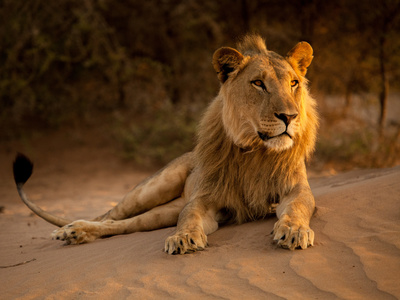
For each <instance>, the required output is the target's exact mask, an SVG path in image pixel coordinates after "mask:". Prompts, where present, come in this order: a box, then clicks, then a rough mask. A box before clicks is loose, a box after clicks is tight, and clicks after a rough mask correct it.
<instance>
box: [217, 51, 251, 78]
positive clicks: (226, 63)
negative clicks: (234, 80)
mask: <svg viewBox="0 0 400 300" xmlns="http://www.w3.org/2000/svg"><path fill="white" fill-rule="evenodd" d="M243 58H244V56H243V55H242V54H241V53H240V52H239V51H237V50H235V49H233V48H229V47H222V48H220V49H218V50H217V51H215V53H214V55H213V66H214V69H215V71H217V73H218V79H219V80H220V81H221V82H222V83H224V82H225V81H226V80H227V79H228V76H229V73H231V72H232V71H234V70H235V69H236V68H237V67H238V66H239V65H240V63H241V62H242V60H243Z"/></svg>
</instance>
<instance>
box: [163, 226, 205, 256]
mask: <svg viewBox="0 0 400 300" xmlns="http://www.w3.org/2000/svg"><path fill="white" fill-rule="evenodd" d="M207 245H208V244H207V236H206V235H205V234H204V233H202V232H199V231H193V232H189V233H177V234H175V235H173V236H170V237H168V238H167V239H166V241H165V248H164V251H165V252H167V253H168V254H185V253H190V252H194V251H198V250H204V248H205V247H207Z"/></svg>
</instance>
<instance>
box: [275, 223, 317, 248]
mask: <svg viewBox="0 0 400 300" xmlns="http://www.w3.org/2000/svg"><path fill="white" fill-rule="evenodd" d="M273 234H274V241H276V242H277V243H278V245H279V246H281V247H282V248H288V249H290V250H294V249H296V248H299V247H300V248H301V249H306V248H307V247H308V246H313V244H314V231H313V230H312V229H311V228H310V227H309V226H308V225H301V224H296V223H294V222H291V221H289V220H288V219H287V218H282V219H280V220H278V222H276V223H275V225H274V231H273Z"/></svg>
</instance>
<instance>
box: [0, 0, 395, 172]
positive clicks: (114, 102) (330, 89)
mask: <svg viewBox="0 0 400 300" xmlns="http://www.w3.org/2000/svg"><path fill="white" fill-rule="evenodd" d="M0 20H1V21H0V24H1V26H0V128H1V130H0V145H2V146H1V147H4V148H3V150H4V149H5V151H6V152H7V151H13V150H14V147H13V146H10V145H13V143H14V144H15V142H16V141H18V143H22V144H24V145H25V148H29V145H31V144H32V143H33V142H32V141H34V140H35V139H40V140H41V141H42V143H44V144H46V143H47V142H48V143H49V144H51V143H53V144H54V143H55V142H54V141H60V143H61V144H60V145H62V147H64V148H65V147H67V148H68V147H69V146H71V147H72V146H73V145H81V146H82V147H84V146H85V145H87V144H88V143H90V142H91V141H93V140H101V141H103V142H102V144H101V146H100V147H107V148H112V150H113V153H114V155H117V156H119V157H120V158H121V159H123V160H127V161H129V162H133V163H134V164H137V165H139V166H147V167H148V166H151V167H154V166H160V165H162V164H165V163H166V162H168V161H170V160H171V159H173V158H175V157H177V156H179V155H180V154H182V153H184V152H186V151H188V150H191V149H192V148H193V145H194V142H195V132H196V124H197V122H198V120H199V119H200V118H201V116H202V113H203V111H204V109H205V107H206V106H207V104H208V103H209V102H210V101H211V100H212V99H213V97H215V96H216V94H217V92H218V89H219V82H218V79H217V77H216V74H215V72H214V70H213V68H212V65H211V58H212V55H213V53H214V51H215V50H216V49H218V48H219V47H221V46H231V47H235V44H236V42H237V41H238V40H239V39H240V37H241V36H242V35H243V34H245V33H248V32H255V33H259V34H261V35H262V36H263V37H265V38H266V41H267V46H268V48H269V49H270V50H273V51H275V52H278V53H279V54H281V55H285V54H286V53H287V52H288V51H289V50H290V49H291V48H292V47H293V46H294V45H295V44H296V43H297V42H298V41H302V40H304V41H307V42H309V43H310V44H311V45H312V46H313V48H314V61H313V63H312V65H311V66H310V68H309V72H308V75H307V77H308V78H309V80H310V89H311V92H312V94H313V95H314V97H315V98H316V99H317V101H318V105H319V110H320V113H321V128H320V131H319V138H318V142H317V150H316V153H315V155H314V158H313V160H312V161H311V162H310V167H311V168H312V169H313V170H315V171H318V172H320V171H328V172H330V173H334V172H337V171H343V170H347V169H352V168H374V167H389V166H394V165H398V164H400V155H399V151H400V118H399V115H400V1H398V0H364V1H359V0H333V1H325V0H319V1H313V0H298V1H294V0H286V1H280V0H219V1H214V0H202V1H196V0H180V1H179V0H158V1H155V0H154V1H152V0H148V1H137V0H126V1H111V0H57V1H48V0H29V1H26V0H2V1H0ZM61 141H62V142H61ZM96 145H97V144H96ZM31 148H32V146H31ZM49 155H51V153H50V154H49Z"/></svg>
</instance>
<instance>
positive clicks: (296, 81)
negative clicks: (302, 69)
mask: <svg viewBox="0 0 400 300" xmlns="http://www.w3.org/2000/svg"><path fill="white" fill-rule="evenodd" d="M298 84H299V81H298V80H292V81H291V82H290V85H291V86H292V87H295V86H297V85H298Z"/></svg>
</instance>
